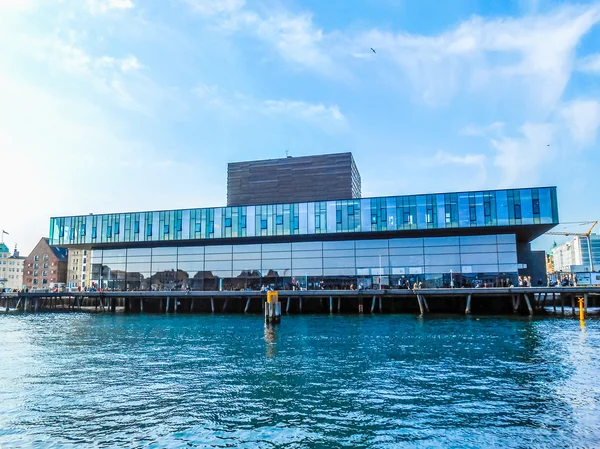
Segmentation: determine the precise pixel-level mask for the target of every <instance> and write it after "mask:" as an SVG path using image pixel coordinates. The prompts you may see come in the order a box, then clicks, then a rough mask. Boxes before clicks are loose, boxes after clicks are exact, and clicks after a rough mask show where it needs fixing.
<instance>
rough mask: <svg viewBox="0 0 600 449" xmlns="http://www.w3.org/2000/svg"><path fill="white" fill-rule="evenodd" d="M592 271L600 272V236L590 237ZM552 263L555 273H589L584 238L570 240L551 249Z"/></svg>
mask: <svg viewBox="0 0 600 449" xmlns="http://www.w3.org/2000/svg"><path fill="white" fill-rule="evenodd" d="M590 242H591V245H592V247H591V253H592V262H593V264H592V265H593V268H594V271H600V235H597V234H592V235H590ZM552 262H553V268H554V271H555V272H563V273H573V272H581V271H590V268H591V266H590V250H589V248H588V239H587V238H586V237H579V236H577V237H574V238H573V239H572V240H570V241H568V242H566V243H563V244H562V245H558V246H556V247H554V248H553V249H552Z"/></svg>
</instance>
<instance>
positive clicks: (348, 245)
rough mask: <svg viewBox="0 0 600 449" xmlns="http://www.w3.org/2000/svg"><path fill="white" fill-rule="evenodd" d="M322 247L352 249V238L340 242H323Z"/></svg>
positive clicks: (325, 248)
mask: <svg viewBox="0 0 600 449" xmlns="http://www.w3.org/2000/svg"><path fill="white" fill-rule="evenodd" d="M323 249H324V250H327V249H352V250H354V240H346V241H340V242H323Z"/></svg>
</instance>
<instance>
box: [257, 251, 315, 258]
mask: <svg viewBox="0 0 600 449" xmlns="http://www.w3.org/2000/svg"><path fill="white" fill-rule="evenodd" d="M296 254H297V253H294V257H296ZM319 255H320V254H319ZM291 257H292V252H291V251H278V252H271V251H270V252H266V251H264V250H263V252H262V258H263V259H271V260H274V259H290V258H291Z"/></svg>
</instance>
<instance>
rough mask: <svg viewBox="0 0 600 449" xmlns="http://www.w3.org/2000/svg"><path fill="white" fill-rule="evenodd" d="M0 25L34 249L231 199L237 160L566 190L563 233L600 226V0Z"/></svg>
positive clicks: (46, 5)
mask: <svg viewBox="0 0 600 449" xmlns="http://www.w3.org/2000/svg"><path fill="white" fill-rule="evenodd" d="M0 24H1V26H0V173H1V174H0V186H1V187H0V195H1V200H0V202H1V207H0V228H2V229H4V230H6V231H7V232H8V233H9V235H5V236H4V240H5V242H6V243H7V245H8V246H9V247H11V248H12V247H14V245H15V244H16V243H18V245H19V248H20V250H21V253H22V254H27V253H29V251H30V250H31V249H33V247H34V246H35V244H36V243H37V241H38V240H39V238H40V237H42V236H47V235H48V228H49V218H50V217H51V216H62V215H78V214H88V213H92V212H93V213H107V212H126V211H136V210H161V209H178V208H192V207H208V206H223V205H225V203H226V177H227V163H228V162H233V161H243V160H253V159H267V158H278V157H285V155H286V151H287V152H288V153H289V154H290V155H291V156H304V155H311V154H321V153H330V152H346V151H351V152H352V153H353V154H354V158H355V160H356V162H357V165H358V167H359V170H360V173H361V176H362V189H363V190H362V194H363V197H368V196H388V195H403V194H416V193H431V192H451V191H462V190H480V189H495V188H504V187H530V186H548V185H556V186H557V187H558V192H559V209H560V218H561V221H566V222H570V221H582V220H596V219H598V218H600V217H599V216H600V194H599V192H598V185H599V184H598V175H599V174H600V170H599V167H600V153H599V151H598V126H599V125H600V3H599V2H585V1H584V2H580V3H571V2H567V1H551V0H549V1H544V0H503V1H495V2H490V1H489V0H444V1H443V2H440V1H439V0H331V1H327V2H324V1H322V0H302V1H301V0H261V1H254V0H161V1H156V0H0ZM372 49H373V50H374V51H373V50H372ZM553 240H554V238H552V239H551V238H549V237H545V238H544V239H541V240H540V241H537V242H536V244H535V246H536V247H538V248H547V247H549V245H550V244H551V242H552V241H553Z"/></svg>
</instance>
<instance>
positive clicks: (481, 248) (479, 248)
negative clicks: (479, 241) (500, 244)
mask: <svg viewBox="0 0 600 449" xmlns="http://www.w3.org/2000/svg"><path fill="white" fill-rule="evenodd" d="M496 251H497V247H496V245H464V246H461V247H460V252H461V253H463V254H467V253H491V252H494V253H495V252H496Z"/></svg>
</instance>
